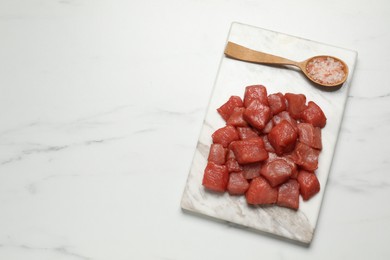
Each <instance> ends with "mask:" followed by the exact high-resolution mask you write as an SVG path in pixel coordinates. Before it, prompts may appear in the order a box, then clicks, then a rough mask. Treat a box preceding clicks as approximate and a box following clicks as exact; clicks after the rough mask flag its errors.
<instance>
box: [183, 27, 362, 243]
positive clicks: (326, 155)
mask: <svg viewBox="0 0 390 260" xmlns="http://www.w3.org/2000/svg"><path fill="white" fill-rule="evenodd" d="M227 40H228V41H232V42H235V43H237V44H240V45H243V46H246V47H249V48H251V49H255V50H259V51H263V52H268V53H271V54H274V55H278V56H282V57H285V58H288V59H291V60H296V61H301V60H305V59H307V58H309V57H311V56H315V55H321V54H327V55H331V56H335V57H339V58H341V59H342V60H344V61H345V62H346V63H347V65H348V67H349V76H348V79H347V81H346V83H344V85H343V86H342V87H341V88H340V89H338V90H336V91H324V90H322V89H320V88H317V87H315V86H314V85H313V84H312V83H310V82H309V81H308V80H307V79H306V78H305V76H304V75H303V73H301V72H300V71H299V70H295V69H287V68H280V67H274V66H267V65H259V64H252V63H247V62H242V61H237V60H233V59H229V58H226V57H225V56H224V55H223V54H222V59H221V63H220V68H219V71H218V75H217V78H216V81H215V84H214V89H213V92H212V96H211V99H210V103H209V107H208V110H207V113H206V117H205V119H204V123H203V127H202V130H201V134H200V137H199V141H198V144H197V148H196V151H195V155H194V158H193V162H192V166H191V169H190V172H189V175H188V179H187V183H186V186H185V189H184V193H183V196H182V200H181V207H182V209H183V210H185V211H186V212H191V213H195V214H197V215H202V216H206V217H211V218H214V219H217V220H221V221H226V222H228V223H234V224H237V226H239V227H243V228H250V229H253V230H255V231H261V232H265V233H269V234H273V235H276V236H277V237H283V238H287V239H291V240H293V241H297V242H300V243H303V244H310V242H311V241H312V239H313V234H314V230H315V227H316V224H317V219H318V216H319V212H320V208H321V202H322V199H323V196H324V192H325V190H326V189H325V187H326V182H327V179H328V175H329V174H330V170H331V164H332V158H333V156H334V153H335V148H336V142H337V138H338V134H339V129H340V126H341V124H342V118H343V113H344V108H345V105H346V101H347V97H348V91H349V87H350V82H351V79H352V75H353V72H354V67H355V63H356V59H357V52H355V51H352V50H348V49H344V48H339V47H335V46H331V45H328V44H323V43H319V42H314V41H311V40H307V39H302V38H298V37H294V36H291V35H286V34H283V33H278V32H274V31H269V30H265V29H261V28H257V27H253V26H249V25H245V24H241V23H232V25H231V28H230V32H229V35H228V39H227ZM221 53H223V50H221ZM254 84H262V85H265V86H266V87H267V90H268V93H276V92H282V93H287V92H292V93H303V94H305V95H306V98H307V101H309V100H312V101H314V102H316V103H317V104H318V105H319V106H320V107H321V108H322V109H323V111H324V113H325V115H326V116H327V125H326V127H325V128H324V129H323V130H322V141H323V150H322V152H321V154H320V158H319V168H318V170H317V171H316V174H317V177H318V179H319V181H320V185H321V191H320V192H319V194H317V195H316V196H314V197H313V198H312V199H311V200H309V201H307V202H304V201H302V198H300V207H299V210H298V211H294V210H290V209H287V208H282V207H277V206H271V207H249V206H248V205H247V203H246V202H245V197H244V196H239V197H234V196H229V194H227V193H225V194H223V195H219V194H214V193H210V192H208V191H206V190H205V189H204V188H203V186H202V177H203V171H204V168H205V166H206V163H207V156H208V150H209V147H210V144H211V143H212V141H211V134H212V133H213V132H214V131H215V130H217V129H218V128H220V127H223V126H224V125H225V123H224V121H223V120H222V118H221V117H220V116H219V114H218V113H217V112H216V109H217V108H218V107H220V106H221V105H222V104H223V103H224V102H226V101H227V100H228V98H229V97H230V96H231V95H238V96H241V97H243V94H244V88H245V87H246V86H248V85H254Z"/></svg>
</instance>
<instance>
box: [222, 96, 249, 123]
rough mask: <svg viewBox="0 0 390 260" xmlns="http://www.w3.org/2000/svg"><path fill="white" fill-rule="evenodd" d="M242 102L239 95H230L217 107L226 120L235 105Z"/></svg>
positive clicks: (240, 105) (237, 105)
mask: <svg viewBox="0 0 390 260" xmlns="http://www.w3.org/2000/svg"><path fill="white" fill-rule="evenodd" d="M242 106H244V103H243V102H242V99H241V98H240V97H239V96H231V97H230V98H229V100H228V101H227V102H226V103H225V104H223V105H222V106H221V107H219V108H218V109H217V111H218V113H219V114H220V115H221V116H222V118H223V119H225V121H226V120H228V118H229V117H230V115H231V114H232V113H233V110H234V108H235V107H242Z"/></svg>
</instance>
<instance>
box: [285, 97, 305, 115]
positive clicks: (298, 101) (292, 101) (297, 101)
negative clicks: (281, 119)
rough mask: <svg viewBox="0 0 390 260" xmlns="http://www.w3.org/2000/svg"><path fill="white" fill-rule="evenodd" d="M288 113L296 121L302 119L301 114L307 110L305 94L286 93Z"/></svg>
mask: <svg viewBox="0 0 390 260" xmlns="http://www.w3.org/2000/svg"><path fill="white" fill-rule="evenodd" d="M284 97H285V98H286V99H287V111H288V112H289V113H290V115H291V116H292V117H293V118H294V119H300V117H301V112H302V111H303V110H304V109H305V108H306V96H305V95H303V94H293V93H286V94H284Z"/></svg>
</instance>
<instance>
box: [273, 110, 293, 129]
mask: <svg viewBox="0 0 390 260" xmlns="http://www.w3.org/2000/svg"><path fill="white" fill-rule="evenodd" d="M283 120H286V121H287V122H289V123H290V124H291V125H292V127H294V129H295V131H298V127H297V125H298V123H297V120H295V119H294V118H292V117H291V116H290V114H289V113H288V112H287V111H282V112H280V113H279V114H277V115H275V116H274V117H273V118H272V123H273V124H274V126H275V125H278V124H279V123H280V122H282V121H283Z"/></svg>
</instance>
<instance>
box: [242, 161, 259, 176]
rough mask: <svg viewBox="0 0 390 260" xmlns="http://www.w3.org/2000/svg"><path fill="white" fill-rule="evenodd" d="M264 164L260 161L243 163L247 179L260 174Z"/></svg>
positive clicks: (243, 171)
mask: <svg viewBox="0 0 390 260" xmlns="http://www.w3.org/2000/svg"><path fill="white" fill-rule="evenodd" d="M261 166H262V164H261V163H260V162H258V163H249V164H244V165H242V173H243V174H244V178H245V179H248V180H250V179H253V178H256V177H259V176H260V170H261Z"/></svg>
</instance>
